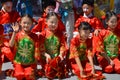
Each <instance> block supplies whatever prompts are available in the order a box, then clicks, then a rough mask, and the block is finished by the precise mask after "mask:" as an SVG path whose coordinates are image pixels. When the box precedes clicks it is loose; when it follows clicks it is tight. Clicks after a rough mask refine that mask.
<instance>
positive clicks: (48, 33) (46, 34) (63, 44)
mask: <svg viewBox="0 0 120 80" xmlns="http://www.w3.org/2000/svg"><path fill="white" fill-rule="evenodd" d="M41 35H42V36H44V38H43V39H45V38H48V37H49V36H52V35H55V36H56V37H57V38H58V39H59V42H60V52H64V54H63V55H62V56H65V55H66V52H67V50H68V47H67V44H66V41H65V36H64V35H63V33H62V32H61V31H59V30H58V29H57V30H56V31H55V32H54V33H53V32H51V31H50V30H49V29H46V30H44V31H42V33H41ZM44 41H45V40H44ZM43 43H44V42H43Z"/></svg>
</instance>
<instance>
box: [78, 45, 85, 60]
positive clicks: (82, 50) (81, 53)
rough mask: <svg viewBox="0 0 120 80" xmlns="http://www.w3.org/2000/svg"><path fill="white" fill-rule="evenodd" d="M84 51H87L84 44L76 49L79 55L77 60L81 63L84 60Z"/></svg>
mask: <svg viewBox="0 0 120 80" xmlns="http://www.w3.org/2000/svg"><path fill="white" fill-rule="evenodd" d="M86 49H87V46H86V45H85V44H84V43H82V44H80V46H79V47H78V51H79V53H80V54H79V56H80V57H79V58H80V60H81V61H84V60H86Z"/></svg>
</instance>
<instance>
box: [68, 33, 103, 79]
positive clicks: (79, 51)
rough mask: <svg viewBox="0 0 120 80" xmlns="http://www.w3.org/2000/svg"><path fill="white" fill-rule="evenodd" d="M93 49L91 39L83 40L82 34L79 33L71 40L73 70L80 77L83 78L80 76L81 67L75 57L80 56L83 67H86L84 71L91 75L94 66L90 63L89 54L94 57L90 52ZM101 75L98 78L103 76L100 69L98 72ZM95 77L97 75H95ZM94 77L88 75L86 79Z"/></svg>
mask: <svg viewBox="0 0 120 80" xmlns="http://www.w3.org/2000/svg"><path fill="white" fill-rule="evenodd" d="M91 49H92V42H91V40H90V39H87V40H86V41H85V42H83V41H82V40H81V38H80V35H77V36H76V37H74V38H73V39H72V40H71V46H70V62H71V67H72V69H73V72H74V73H75V74H76V75H77V76H78V78H81V76H80V68H79V66H78V64H77V63H76V61H75V58H77V57H78V58H79V59H80V61H81V64H82V67H83V69H84V72H85V74H86V75H90V74H91V71H92V66H91V65H90V64H89V60H88V57H87V56H88V55H89V56H92V57H93V54H92V53H91V52H90V53H89V52H88V50H91ZM96 73H97V74H98V75H99V77H98V76H97V78H98V79H97V80H99V79H100V78H103V76H102V73H101V72H100V71H97V72H96ZM94 78H95V77H94ZM92 79H93V77H92V76H91V77H89V76H88V77H87V78H86V79H85V80H92Z"/></svg>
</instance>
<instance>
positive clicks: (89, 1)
mask: <svg viewBox="0 0 120 80" xmlns="http://www.w3.org/2000/svg"><path fill="white" fill-rule="evenodd" d="M84 4H87V5H90V6H92V7H94V0H83V2H82V6H83V5H84Z"/></svg>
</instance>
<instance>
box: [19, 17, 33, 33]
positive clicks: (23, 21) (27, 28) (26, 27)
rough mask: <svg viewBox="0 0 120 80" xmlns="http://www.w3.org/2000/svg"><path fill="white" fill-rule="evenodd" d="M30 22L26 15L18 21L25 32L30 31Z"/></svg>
mask: <svg viewBox="0 0 120 80" xmlns="http://www.w3.org/2000/svg"><path fill="white" fill-rule="evenodd" d="M32 24H33V23H32V20H31V19H30V18H28V17H23V18H22V19H21V22H20V25H21V27H22V29H23V30H24V31H26V32H28V31H30V28H31V26H32Z"/></svg>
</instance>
